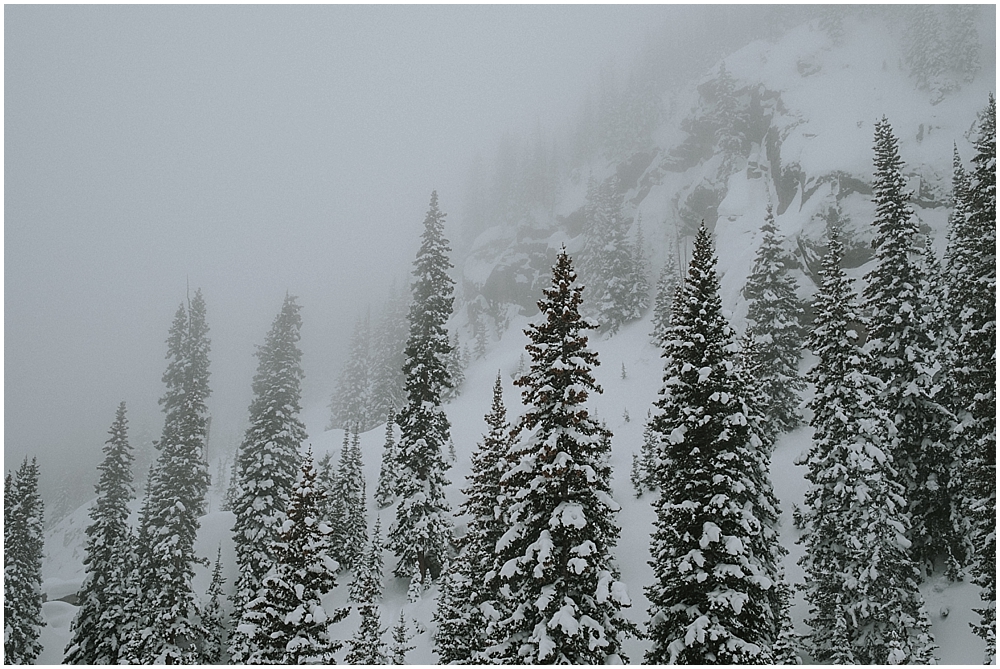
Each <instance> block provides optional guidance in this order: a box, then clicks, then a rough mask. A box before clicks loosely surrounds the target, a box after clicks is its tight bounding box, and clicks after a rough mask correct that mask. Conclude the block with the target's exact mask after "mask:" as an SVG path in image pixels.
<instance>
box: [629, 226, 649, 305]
mask: <svg viewBox="0 0 1000 669" xmlns="http://www.w3.org/2000/svg"><path fill="white" fill-rule="evenodd" d="M634 227H635V241H633V242H630V243H629V246H630V247H631V250H632V263H631V265H632V266H631V272H630V274H629V276H628V292H627V294H626V295H627V302H628V304H630V305H631V309H632V311H631V313H630V314H629V320H638V319H640V318H642V316H643V314H645V313H646V310H647V309H648V308H649V291H650V285H649V271H650V269H649V258H648V257H646V238H645V235H643V231H642V214H641V213H639V214H636V217H635V226H634Z"/></svg>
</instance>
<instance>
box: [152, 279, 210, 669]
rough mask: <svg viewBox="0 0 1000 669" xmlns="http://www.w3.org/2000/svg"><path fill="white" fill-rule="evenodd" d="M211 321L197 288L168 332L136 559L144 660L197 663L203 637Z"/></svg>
mask: <svg viewBox="0 0 1000 669" xmlns="http://www.w3.org/2000/svg"><path fill="white" fill-rule="evenodd" d="M207 334H208V325H207V323H206V320H205V301H204V298H203V297H202V295H201V291H200V290H199V291H197V292H195V295H194V298H193V299H192V300H191V301H190V303H189V305H188V307H187V308H185V306H184V305H183V304H182V305H181V306H180V308H179V309H178V310H177V314H176V316H175V317H174V322H173V325H172V326H171V328H170V333H169V336H168V338H167V359H168V361H169V362H168V364H167V370H166V372H165V373H164V375H163V381H164V383H165V384H166V386H167V390H166V393H165V394H164V396H163V397H162V398H161V399H160V404H161V406H162V407H163V411H164V412H165V413H166V419H165V421H164V425H163V436H162V437H161V439H160V441H159V443H158V444H157V448H158V449H159V451H160V453H159V456H158V457H157V462H156V467H155V470H154V475H153V477H152V480H151V481H150V493H149V505H148V508H147V515H146V518H145V522H146V528H145V532H144V538H145V541H146V542H147V545H146V546H145V547H144V548H143V550H142V552H141V553H140V555H141V557H142V561H141V562H140V563H139V564H138V565H137V569H138V572H139V574H140V575H141V578H142V582H143V586H142V588H141V590H140V592H141V593H142V600H143V601H142V603H141V609H142V611H143V613H144V624H143V627H141V628H139V634H140V636H141V637H142V639H141V640H136V641H137V642H138V643H139V649H140V651H141V654H140V657H139V659H140V660H141V661H142V662H143V663H146V662H168V663H174V664H188V663H192V662H197V661H198V654H197V646H198V644H199V643H200V640H201V637H202V635H203V630H202V628H201V625H200V623H199V620H198V607H197V602H196V599H195V595H194V591H193V589H192V587H191V579H192V578H193V577H194V563H195V562H197V561H198V559H197V557H196V556H195V554H194V541H195V538H196V536H197V532H198V527H199V525H200V522H199V520H198V519H199V517H200V516H201V514H202V513H203V512H204V506H205V494H206V492H207V490H208V484H209V476H208V464H207V462H206V461H205V438H206V433H207V422H208V418H207V407H206V406H205V400H206V399H207V397H208V395H209V388H208V377H209V372H208V362H209V361H208V353H209V339H208V336H207Z"/></svg>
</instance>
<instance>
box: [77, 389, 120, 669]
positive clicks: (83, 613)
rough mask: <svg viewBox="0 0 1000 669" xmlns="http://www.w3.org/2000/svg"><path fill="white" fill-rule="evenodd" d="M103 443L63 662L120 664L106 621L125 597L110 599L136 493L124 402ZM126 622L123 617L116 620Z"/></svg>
mask: <svg viewBox="0 0 1000 669" xmlns="http://www.w3.org/2000/svg"><path fill="white" fill-rule="evenodd" d="M108 434H109V435H110V438H109V439H108V440H107V442H105V444H104V460H103V462H101V464H100V465H98V467H97V469H98V470H99V471H100V478H99V480H98V483H97V485H96V486H95V492H96V493H97V502H96V503H95V504H94V506H93V507H92V508H91V509H90V513H89V516H90V521H91V522H90V525H88V526H87V530H86V534H87V541H86V544H85V545H84V552H85V553H86V555H85V556H84V558H83V565H84V570H85V572H86V576H85V577H84V580H83V584H82V586H81V587H80V592H79V598H80V599H79V601H80V604H79V608H78V609H77V613H76V616H75V617H74V618H73V623H72V624H71V625H70V640H69V643H68V644H67V646H66V649H65V651H64V655H63V663H64V664H118V660H119V657H118V647H119V645H120V644H121V637H120V636H119V629H118V628H119V626H120V625H118V624H114V625H113V626H110V627H109V626H106V623H107V622H114V616H108V617H104V619H103V620H102V617H103V616H104V614H105V613H106V612H108V613H111V612H112V611H120V610H121V609H122V608H123V607H124V602H123V601H113V600H111V599H110V596H111V595H112V593H113V592H114V591H115V590H116V589H117V585H118V584H117V583H116V582H115V580H114V579H117V578H120V577H121V574H122V573H123V572H125V571H126V570H125V569H124V563H125V561H127V560H128V552H127V551H122V550H121V548H122V546H127V545H128V544H129V543H130V539H131V534H132V530H131V529H130V527H129V523H128V517H129V508H128V503H129V501H130V500H131V499H132V497H133V495H134V494H135V489H134V488H133V487H132V461H133V457H132V447H131V446H130V445H129V441H128V419H127V418H126V417H125V402H122V403H121V404H119V405H118V410H117V412H116V413H115V420H114V422H113V423H112V424H111V429H110V430H109V431H108ZM118 622H124V621H118Z"/></svg>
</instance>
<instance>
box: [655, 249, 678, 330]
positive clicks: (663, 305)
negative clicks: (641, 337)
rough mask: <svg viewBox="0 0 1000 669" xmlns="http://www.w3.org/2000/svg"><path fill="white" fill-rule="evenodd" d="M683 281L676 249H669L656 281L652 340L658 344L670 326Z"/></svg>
mask: <svg viewBox="0 0 1000 669" xmlns="http://www.w3.org/2000/svg"><path fill="white" fill-rule="evenodd" d="M680 283H681V277H680V273H679V272H678V271H677V258H676V255H675V250H671V249H668V250H667V261H666V262H665V263H664V264H663V268H662V269H661V270H660V278H659V280H657V282H656V299H655V301H654V303H653V332H652V333H651V334H650V338H651V339H652V342H653V343H654V344H655V345H656V346H661V345H662V343H663V336H664V334H666V332H667V328H668V327H670V317H671V314H672V313H673V306H674V300H676V299H677V288H678V286H679V285H680Z"/></svg>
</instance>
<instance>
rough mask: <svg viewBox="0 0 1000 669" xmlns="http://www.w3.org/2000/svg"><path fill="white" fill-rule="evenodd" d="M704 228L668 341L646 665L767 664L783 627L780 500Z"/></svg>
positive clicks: (654, 423)
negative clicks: (772, 484) (776, 492)
mask: <svg viewBox="0 0 1000 669" xmlns="http://www.w3.org/2000/svg"><path fill="white" fill-rule="evenodd" d="M716 262H717V261H716V257H715V253H714V250H713V248H712V241H711V237H710V236H709V233H708V230H707V229H706V228H705V226H704V224H702V226H701V228H700V229H699V230H698V235H697V237H696V238H695V245H694V252H693V254H692V258H691V264H690V267H689V270H688V274H687V278H686V280H685V282H684V287H683V292H682V294H681V296H680V298H679V299H678V301H677V305H676V308H675V311H674V315H673V319H672V322H671V325H670V327H669V328H668V330H667V333H666V336H665V337H664V340H663V341H664V345H663V357H664V359H665V360H664V370H663V387H662V389H661V390H660V393H659V399H657V401H656V403H655V405H654V409H653V413H652V417H651V421H650V425H651V427H652V430H653V433H654V439H655V447H656V455H657V457H656V464H655V467H656V479H657V483H658V485H659V488H660V494H659V496H658V497H657V498H656V499H655V500H654V502H653V504H654V506H655V509H656V521H655V523H654V527H655V530H654V533H653V536H652V541H651V547H650V552H651V554H652V560H651V561H650V565H651V566H652V567H653V573H654V576H655V579H656V580H655V582H654V583H653V584H651V585H649V586H647V587H646V595H647V597H648V598H649V601H650V608H649V614H650V621H649V623H648V636H649V638H650V639H651V640H652V647H651V648H650V649H649V650H648V651H647V652H646V657H645V661H646V662H647V663H650V664H668V663H678V664H687V663H694V664H758V663H761V664H769V663H772V662H774V661H775V658H774V652H775V651H774V646H775V644H776V643H777V641H778V638H779V635H780V629H781V623H780V620H781V616H782V600H781V595H780V588H779V585H780V583H781V573H780V561H781V557H782V556H783V554H784V550H783V549H782V547H781V545H780V544H779V543H778V533H777V521H778V509H777V500H776V499H775V497H774V494H773V492H772V487H771V480H770V475H769V472H768V450H767V449H766V448H765V446H764V440H763V429H762V426H761V425H760V419H759V416H758V414H757V413H755V411H754V409H753V407H752V406H750V404H749V402H748V391H747V386H748V385H749V384H750V383H753V380H752V379H749V378H747V377H746V376H745V374H744V372H743V370H742V369H741V367H740V366H739V365H738V364H737V362H738V361H737V360H736V356H735V352H736V347H735V342H734V333H733V330H732V328H731V327H730V326H729V324H728V323H727V322H726V320H725V318H724V316H723V315H722V299H721V297H720V295H719V279H718V275H717V273H716V270H715V266H716Z"/></svg>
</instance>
